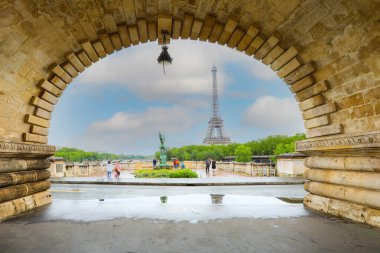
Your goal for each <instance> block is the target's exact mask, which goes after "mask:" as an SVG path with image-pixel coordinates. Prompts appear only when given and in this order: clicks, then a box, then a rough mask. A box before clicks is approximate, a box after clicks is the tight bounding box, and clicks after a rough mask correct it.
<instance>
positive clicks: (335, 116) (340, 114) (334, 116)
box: [330, 110, 351, 123]
mask: <svg viewBox="0 0 380 253" xmlns="http://www.w3.org/2000/svg"><path fill="white" fill-rule="evenodd" d="M350 117H351V116H350V112H349V111H348V110H344V111H337V112H334V113H331V114H330V119H331V121H332V122H334V123H339V122H346V121H348V120H349V119H350Z"/></svg>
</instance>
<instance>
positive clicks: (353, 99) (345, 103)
mask: <svg viewBox="0 0 380 253" xmlns="http://www.w3.org/2000/svg"><path fill="white" fill-rule="evenodd" d="M362 104H364V100H363V95H362V94H361V93H357V94H354V95H351V96H349V97H345V98H343V99H342V100H340V101H338V102H337V105H338V107H339V108H340V109H347V108H351V107H355V106H359V105H362Z"/></svg>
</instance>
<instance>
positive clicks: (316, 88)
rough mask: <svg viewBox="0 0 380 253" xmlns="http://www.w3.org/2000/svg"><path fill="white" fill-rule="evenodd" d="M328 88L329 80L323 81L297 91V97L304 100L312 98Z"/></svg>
mask: <svg viewBox="0 0 380 253" xmlns="http://www.w3.org/2000/svg"><path fill="white" fill-rule="evenodd" d="M327 89H328V86H327V82H326V81H322V82H319V83H317V84H314V85H312V86H310V87H309V88H306V89H304V90H302V91H300V92H298V93H296V99H297V100H298V101H301V102H302V101H305V100H306V99H308V98H311V97H313V96H315V95H318V94H320V93H322V92H324V91H326V90H327Z"/></svg>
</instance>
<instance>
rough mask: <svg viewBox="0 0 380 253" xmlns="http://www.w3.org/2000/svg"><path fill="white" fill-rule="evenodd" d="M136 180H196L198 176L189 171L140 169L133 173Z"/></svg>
mask: <svg viewBox="0 0 380 253" xmlns="http://www.w3.org/2000/svg"><path fill="white" fill-rule="evenodd" d="M134 174H135V177H136V178H160V177H165V178H197V177H198V174H197V173H195V172H194V171H192V170H190V169H177V170H174V169H160V170H157V169H155V170H151V169H142V170H136V171H135V172H134Z"/></svg>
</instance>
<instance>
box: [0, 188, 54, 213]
mask: <svg viewBox="0 0 380 253" xmlns="http://www.w3.org/2000/svg"><path fill="white" fill-rule="evenodd" d="M49 203H51V194H50V192H49V191H42V192H39V193H36V194H32V195H30V196H27V197H23V198H19V199H14V200H11V201H7V202H3V203H0V220H4V219H7V218H9V217H12V216H16V215H19V214H22V213H25V212H28V211H31V210H33V209H35V208H37V207H40V206H43V205H47V204H49Z"/></svg>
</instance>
